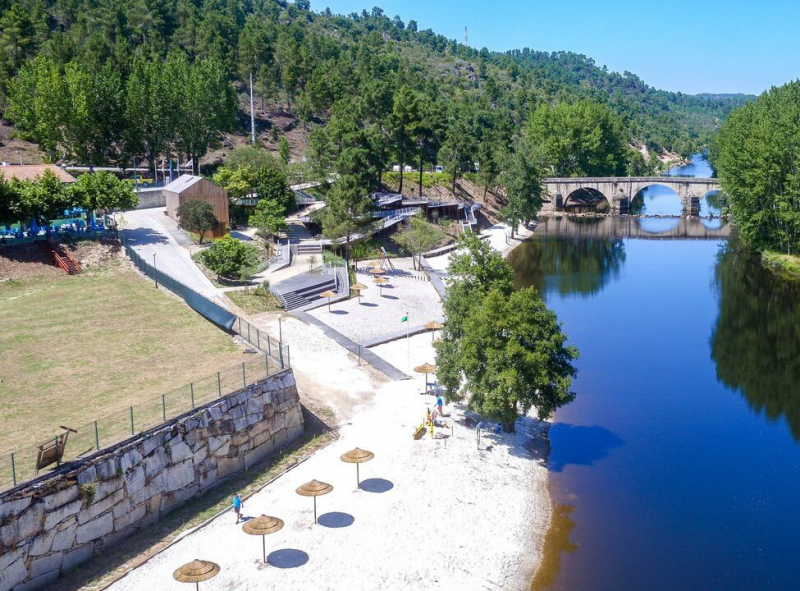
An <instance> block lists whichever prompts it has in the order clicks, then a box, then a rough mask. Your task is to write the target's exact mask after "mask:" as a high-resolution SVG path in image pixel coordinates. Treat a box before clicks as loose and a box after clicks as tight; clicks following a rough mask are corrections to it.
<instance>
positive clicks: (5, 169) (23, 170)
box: [0, 164, 75, 183]
mask: <svg viewBox="0 0 800 591" xmlns="http://www.w3.org/2000/svg"><path fill="white" fill-rule="evenodd" d="M48 170H49V171H50V172H52V173H53V174H54V175H56V178H57V179H58V180H60V181H61V182H62V183H74V182H75V177H74V176H72V175H71V174H70V173H68V172H67V171H66V170H64V169H63V168H61V167H60V166H56V165H55V164H4V165H2V166H0V174H2V175H3V176H4V177H5V178H6V180H11V179H17V180H20V181H35V180H36V179H38V178H40V177H41V176H42V175H43V174H44V173H45V171H48Z"/></svg>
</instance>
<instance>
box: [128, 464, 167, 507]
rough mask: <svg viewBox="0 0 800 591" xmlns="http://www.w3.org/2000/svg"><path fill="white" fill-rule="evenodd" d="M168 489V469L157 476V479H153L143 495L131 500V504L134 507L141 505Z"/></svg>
mask: <svg viewBox="0 0 800 591" xmlns="http://www.w3.org/2000/svg"><path fill="white" fill-rule="evenodd" d="M166 487H167V470H166V468H165V469H164V470H162V471H161V472H159V473H158V474H156V477H155V478H153V479H152V480H151V481H150V482H149V483H148V484H147V487H146V488H145V489H144V491H142V494H141V495H139V497H137V498H131V503H132V504H133V505H138V504H139V503H141V502H143V501H145V500H147V499H149V498H151V497H153V496H155V495H158V494H160V493H162V492H164V490H166Z"/></svg>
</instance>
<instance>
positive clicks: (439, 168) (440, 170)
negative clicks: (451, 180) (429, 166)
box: [436, 166, 444, 172]
mask: <svg viewBox="0 0 800 591" xmlns="http://www.w3.org/2000/svg"><path fill="white" fill-rule="evenodd" d="M436 172H444V166H437V167H436Z"/></svg>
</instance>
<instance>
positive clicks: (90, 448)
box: [0, 354, 288, 491]
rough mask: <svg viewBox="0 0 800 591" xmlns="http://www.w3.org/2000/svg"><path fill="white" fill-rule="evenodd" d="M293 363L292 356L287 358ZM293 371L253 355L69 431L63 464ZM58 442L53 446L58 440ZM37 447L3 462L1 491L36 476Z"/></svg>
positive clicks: (263, 356)
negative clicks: (283, 371)
mask: <svg viewBox="0 0 800 591" xmlns="http://www.w3.org/2000/svg"><path fill="white" fill-rule="evenodd" d="M287 357H288V354H287ZM287 367H288V360H287V361H286V362H284V364H281V363H280V362H278V361H276V360H275V359H273V358H272V357H270V356H269V355H254V356H253V358H252V359H250V360H249V361H246V362H243V363H242V364H241V365H237V366H234V367H229V368H227V369H224V370H222V371H218V372H217V373H215V374H212V375H209V376H205V377H203V378H200V379H198V380H195V381H193V382H190V383H189V384H186V385H184V386H181V387H180V388H175V389H174V390H171V391H169V392H165V393H163V394H162V395H161V396H160V397H153V398H151V399H148V400H145V401H142V402H138V403H135V404H133V405H129V406H127V407H125V408H123V409H122V410H118V411H116V412H114V413H110V414H106V415H103V416H100V417H97V418H96V419H93V420H90V421H88V422H86V423H83V424H80V425H77V426H75V425H68V426H69V427H70V428H72V429H74V430H75V431H76V432H70V434H69V437H68V439H67V443H66V445H65V446H64V455H63V461H64V462H69V461H72V460H76V459H79V458H81V457H83V456H86V455H88V454H91V453H94V452H96V451H99V450H101V449H103V448H105V447H109V446H110V445H113V444H115V443H118V442H120V441H124V440H125V439H127V438H129V437H132V436H134V435H136V434H138V433H141V432H143V431H147V430H148V429H151V428H153V427H157V426H158V425H160V424H162V423H165V422H167V421H169V420H171V419H173V418H175V417H177V416H180V415H182V414H183V413H185V412H188V411H191V410H192V409H194V408H197V407H199V406H202V405H204V404H207V403H209V402H212V401H213V400H216V399H218V398H221V397H223V396H226V395H228V394H232V393H233V392H236V391H237V390H240V389H242V388H246V387H247V386H250V385H252V384H255V383H256V382H258V381H259V380H263V379H265V378H266V377H268V376H270V375H273V374H275V373H277V372H279V371H281V370H283V369H285V368H287ZM55 437H56V436H54V439H53V441H54V443H57V440H56V439H55ZM44 443H50V441H49V440H48V441H46V442H38V443H37V444H35V445H30V446H28V447H25V448H21V449H17V450H15V451H14V452H13V453H10V454H8V455H7V456H6V457H4V458H1V459H0V491H2V490H6V489H8V488H11V487H13V486H16V485H17V484H19V483H21V482H24V481H26V480H29V479H31V478H33V477H34V476H36V457H37V453H38V447H39V444H44Z"/></svg>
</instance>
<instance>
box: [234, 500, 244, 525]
mask: <svg viewBox="0 0 800 591" xmlns="http://www.w3.org/2000/svg"><path fill="white" fill-rule="evenodd" d="M242 507H244V503H243V502H242V497H240V496H239V494H238V493H237V494H235V495H233V512H234V513H236V523H239V520H240V519H241V518H242Z"/></svg>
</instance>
